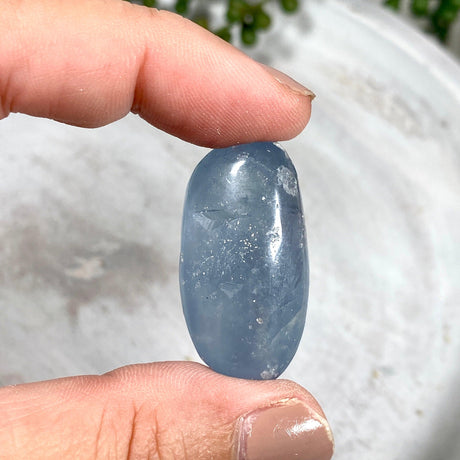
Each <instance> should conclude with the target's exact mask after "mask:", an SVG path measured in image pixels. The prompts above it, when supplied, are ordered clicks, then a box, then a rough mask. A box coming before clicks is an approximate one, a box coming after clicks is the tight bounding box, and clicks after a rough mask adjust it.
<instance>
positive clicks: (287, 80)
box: [261, 64, 316, 100]
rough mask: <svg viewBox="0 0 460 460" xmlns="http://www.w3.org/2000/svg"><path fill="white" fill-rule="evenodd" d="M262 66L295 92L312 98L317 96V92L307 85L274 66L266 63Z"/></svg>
mask: <svg viewBox="0 0 460 460" xmlns="http://www.w3.org/2000/svg"><path fill="white" fill-rule="evenodd" d="M261 66H262V67H263V68H264V69H265V70H266V71H267V72H268V73H269V74H270V75H271V76H272V77H274V79H275V80H276V81H277V82H278V83H281V84H282V85H284V86H287V87H288V88H289V89H290V90H291V91H294V92H295V93H298V94H301V95H302V96H309V97H310V98H311V99H312V100H313V99H314V98H315V97H316V94H315V93H314V92H313V91H311V90H309V89H308V88H306V87H305V86H303V85H301V84H300V83H299V82H297V81H295V80H294V79H292V78H291V77H289V76H288V75H286V74H285V73H283V72H280V71H279V70H276V69H274V68H273V67H270V66H267V65H265V64H261Z"/></svg>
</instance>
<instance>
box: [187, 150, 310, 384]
mask: <svg viewBox="0 0 460 460" xmlns="http://www.w3.org/2000/svg"><path fill="white" fill-rule="evenodd" d="M308 272H309V270H308V256H307V246H306V239H305V225H304V219H303V212H302V203H301V198H300V193H299V186H298V182H297V173H296V171H295V169H294V166H293V164H292V162H291V160H290V159H289V157H288V156H287V154H286V152H285V151H284V150H282V149H281V148H280V147H279V146H278V145H275V144H272V143H262V142H258V143H253V144H246V145H238V146H234V147H229V148H224V149H216V150H213V151H211V152H210V153H209V154H208V155H207V156H206V157H205V158H204V159H203V160H202V161H201V162H200V163H199V164H198V166H197V167H196V169H195V171H194V172H193V174H192V177H191V178H190V182H189V184H188V188H187V194H186V198H185V205H184V214H183V223H182V248H181V261H180V286H181V297H182V305H183V310H184V314H185V319H186V322H187V326H188V329H189V331H190V335H191V338H192V340H193V343H194V345H195V347H196V349H197V351H198V353H199V355H200V356H201V358H202V359H203V360H204V361H205V362H206V363H207V364H208V365H209V366H210V367H211V368H212V369H214V370H215V371H217V372H220V373H222V374H226V375H230V376H233V377H240V378H248V379H274V378H276V377H278V376H279V375H280V374H281V373H282V372H283V371H284V370H285V369H286V367H287V366H288V364H289V362H290V361H291V359H292V358H293V356H294V354H295V352H296V350H297V347H298V345H299V341H300V338H301V336H302V331H303V328H304V325H305V315H306V310H307V298H308V284H309V282H308V275H309V273H308Z"/></svg>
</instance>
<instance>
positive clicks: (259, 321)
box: [256, 318, 264, 324]
mask: <svg viewBox="0 0 460 460" xmlns="http://www.w3.org/2000/svg"><path fill="white" fill-rule="evenodd" d="M256 322H257V324H264V320H263V319H262V318H256Z"/></svg>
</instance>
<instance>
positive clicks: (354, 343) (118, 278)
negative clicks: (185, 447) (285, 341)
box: [0, 0, 460, 460]
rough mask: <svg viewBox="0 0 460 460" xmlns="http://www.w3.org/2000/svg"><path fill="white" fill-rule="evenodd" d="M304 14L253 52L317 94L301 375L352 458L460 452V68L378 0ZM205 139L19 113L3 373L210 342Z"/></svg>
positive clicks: (9, 169)
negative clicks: (185, 304) (200, 243)
mask: <svg viewBox="0 0 460 460" xmlns="http://www.w3.org/2000/svg"><path fill="white" fill-rule="evenodd" d="M286 24H287V22H285V23H284V25H285V26H286ZM289 24H290V25H289V27H287V26H286V27H285V29H284V31H283V34H282V35H269V36H267V37H266V39H264V40H263V41H262V42H261V44H260V46H259V47H258V48H256V49H255V50H254V51H252V52H251V53H253V55H255V56H256V57H258V58H260V59H263V60H264V61H265V62H269V63H270V64H272V65H274V66H275V67H278V68H279V69H280V70H282V71H285V72H287V73H289V74H291V75H292V76H294V77H295V78H297V79H298V80H300V81H302V82H303V83H305V84H306V85H307V86H310V87H311V88H312V89H313V90H314V91H315V93H317V95H318V97H317V98H316V99H315V101H314V104H313V105H314V108H313V116H312V120H311V123H310V124H309V126H308V127H307V129H306V130H305V131H304V132H303V133H302V134H301V135H300V136H299V137H297V138H296V139H294V140H293V141H290V142H286V143H283V146H284V147H285V148H286V150H287V151H288V152H289V155H290V157H291V158H292V160H293V162H294V163H295V165H296V169H297V172H298V174H299V180H300V182H301V184H302V201H303V205H304V210H305V215H306V218H307V221H306V224H307V229H308V237H309V256H310V269H311V272H310V276H311V283H310V299H309V312H308V318H307V324H306V329H305V333H304V335H303V338H302V341H301V343H300V346H299V350H298V353H297V355H296V357H295V359H294V361H293V362H292V364H291V366H290V367H289V369H288V370H287V371H286V373H285V374H284V375H283V377H286V378H292V379H294V380H296V381H298V382H299V383H300V384H302V385H304V386H305V387H307V388H308V389H309V390H310V391H311V392H312V393H313V394H314V395H315V396H316V397H317V398H318V399H319V401H320V402H321V404H322V405H323V407H324V409H325V411H326V413H327V415H328V418H329V420H330V422H331V425H332V427H333V429H334V434H335V440H336V455H335V457H334V458H335V459H337V460H348V459H350V460H355V459H371V460H398V459H401V458H404V459H406V460H433V459H439V460H455V459H457V458H458V452H459V450H458V449H460V446H459V445H458V433H459V432H460V425H459V424H460V400H459V396H458V387H459V385H460V364H459V356H460V333H459V332H460V308H459V299H460V283H459V280H460V263H459V260H460V245H459V241H460V200H459V197H460V152H459V146H460V130H459V129H458V123H457V121H458V119H459V118H460V83H459V82H460V70H459V67H458V65H457V64H456V63H455V62H453V61H452V60H450V58H449V57H448V56H447V55H445V54H443V52H442V51H441V50H440V49H439V48H437V47H436V46H435V45H433V44H432V43H431V42H429V41H428V40H427V39H426V38H425V37H423V36H422V35H420V34H418V33H417V32H416V31H414V30H412V29H409V28H408V27H407V26H406V25H405V24H403V23H402V22H400V21H398V20H397V19H396V18H394V17H393V16H391V15H390V14H389V13H388V12H386V11H383V10H380V9H377V8H374V7H372V5H369V4H368V3H367V2H365V1H338V0H337V1H333V0H327V1H326V0H325V1H311V2H308V5H307V7H305V10H304V12H303V13H302V14H301V15H299V16H298V17H297V18H296V19H292V20H290V22H289ZM206 152H207V150H206V149H202V148H198V147H194V146H190V145H188V144H185V143H184V142H182V141H179V140H177V139H173V138H172V137H170V136H168V135H166V134H164V133H161V132H159V131H157V130H155V129H154V128H152V127H150V126H148V125H147V124H146V123H145V122H143V121H142V120H140V119H139V118H137V117H135V116H128V117H126V118H125V119H123V120H121V121H119V122H117V123H114V124H112V125H110V126H107V127H104V128H100V129H96V130H82V129H79V128H74V127H69V126H64V125H61V124H58V123H55V122H52V121H48V120H41V119H33V118H30V117H26V116H20V115H11V116H10V117H9V118H8V119H6V120H3V121H1V122H0V203H1V206H0V383H2V384H8V383H17V382H22V381H31V380H37V379H45V378H53V377H58V376H65V375H71V374H80V373H102V372H105V371H107V370H109V369H112V368H114V367H118V366H122V365H124V364H127V363H135V362H146V361H153V360H169V359H179V360H180V359H196V360H197V359H199V358H198V356H197V354H196V352H195V350H194V347H193V344H192V342H191V340H190V338H189V335H188V332H187V328H186V324H185V321H184V318H183V315H182V311H181V303H180V296H179V281H178V261H179V251H180V228H181V214H182V206H183V199H184V194H185V188H186V184H187V181H188V179H189V177H190V174H191V172H192V171H193V168H194V167H195V165H196V164H197V163H198V161H199V160H200V159H201V158H202V157H203V156H204V154H205V153H206Z"/></svg>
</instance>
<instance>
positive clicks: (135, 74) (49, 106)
mask: <svg viewBox="0 0 460 460" xmlns="http://www.w3.org/2000/svg"><path fill="white" fill-rule="evenodd" d="M0 33H1V36H2V40H1V41H0V55H1V56H2V59H1V62H0V98H1V99H0V101H1V104H0V118H2V117H5V116H7V115H8V114H9V113H10V112H23V113H27V114H30V115H34V116H39V117H49V118H53V119H55V120H58V121H62V122H64V123H70V124H73V125H78V126H84V127H96V126H101V125H104V124H107V123H110V122H112V121H114V120H117V119H119V118H122V117H123V116H125V115H126V114H127V113H128V112H129V111H130V110H133V111H134V112H136V113H139V114H140V116H141V117H143V118H145V119H146V120H147V121H148V122H150V123H152V124H153V125H155V126H157V127H159V128H160V129H163V130H165V131H167V132H169V133H171V134H173V135H175V136H178V137H180V138H182V139H185V140H187V141H190V142H193V143H196V144H201V145H206V146H210V147H218V146H224V145H231V144H235V143H238V142H251V141H256V140H273V141H274V140H285V139H289V138H292V137H294V136H295V135H297V134H298V133H299V132H300V131H301V130H302V129H303V128H304V126H305V125H306V123H307V122H308V119H309V117H310V107H311V106H310V102H311V97H310V96H311V93H310V92H309V91H308V90H306V89H305V88H303V87H301V86H300V85H299V84H297V83H296V82H294V81H293V80H290V79H289V78H287V77H286V76H284V75H283V74H280V73H276V72H275V74H271V72H270V70H269V69H267V68H265V67H263V66H261V65H259V64H258V63H256V62H255V61H253V60H252V59H250V58H249V57H247V56H245V55H244V54H243V53H241V52H240V51H238V50H236V49H235V48H234V47H232V46H231V45H229V44H228V43H226V42H224V41H222V40H220V39H219V38H217V37H215V36H214V35H213V34H211V33H210V32H207V31H206V30H204V29H203V28H201V27H199V26H197V25H195V24H193V23H192V22H190V21H188V20H185V19H183V18H181V17H180V16H177V15H175V14H172V13H168V12H159V11H157V10H153V9H149V8H145V7H140V6H136V5H132V4H130V3H128V2H124V1H121V0H81V1H78V2H75V1H72V0H41V1H39V2H36V1H31V0H30V1H27V0H26V1H22V2H17V1H16V0H7V1H6V2H3V4H2V14H1V15H0ZM309 95H310V96H309Z"/></svg>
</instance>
